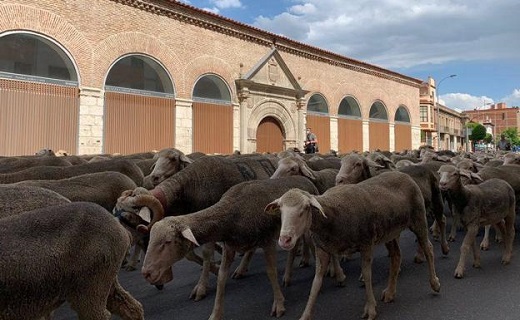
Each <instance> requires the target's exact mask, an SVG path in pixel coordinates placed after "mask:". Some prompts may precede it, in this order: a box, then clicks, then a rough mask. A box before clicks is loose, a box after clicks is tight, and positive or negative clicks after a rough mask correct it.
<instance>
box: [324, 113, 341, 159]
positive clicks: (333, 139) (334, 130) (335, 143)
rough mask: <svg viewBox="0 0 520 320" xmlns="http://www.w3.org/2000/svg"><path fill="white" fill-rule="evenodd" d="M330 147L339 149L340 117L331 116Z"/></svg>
mask: <svg viewBox="0 0 520 320" xmlns="http://www.w3.org/2000/svg"><path fill="white" fill-rule="evenodd" d="M330 148H331V149H332V150H336V151H338V148H339V138H338V117H337V116H330ZM320 151H321V152H329V150H320Z"/></svg>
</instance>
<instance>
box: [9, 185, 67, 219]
mask: <svg viewBox="0 0 520 320" xmlns="http://www.w3.org/2000/svg"><path fill="white" fill-rule="evenodd" d="M65 203H70V200H69V199H67V198H65V197H64V196H62V195H60V194H58V193H56V192H54V191H52V190H48V189H44V188H41V187H33V186H14V185H0V219H1V218H5V217H8V216H11V215H16V214H19V213H21V212H25V211H31V210H34V209H39V208H44V207H51V206H56V205H61V204H65Z"/></svg>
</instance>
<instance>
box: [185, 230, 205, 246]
mask: <svg viewBox="0 0 520 320" xmlns="http://www.w3.org/2000/svg"><path fill="white" fill-rule="evenodd" d="M181 234H182V236H183V237H184V238H186V239H188V240H190V241H191V242H193V243H194V244H196V245H197V246H200V244H199V243H198V242H197V239H195V236H194V235H193V232H191V229H190V228H186V229H184V230H182V232H181Z"/></svg>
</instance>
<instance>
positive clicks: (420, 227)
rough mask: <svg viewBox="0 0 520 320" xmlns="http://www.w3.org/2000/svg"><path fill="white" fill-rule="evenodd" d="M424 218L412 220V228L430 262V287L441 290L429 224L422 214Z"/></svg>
mask: <svg viewBox="0 0 520 320" xmlns="http://www.w3.org/2000/svg"><path fill="white" fill-rule="evenodd" d="M422 216H423V217H424V219H416V220H413V221H412V224H411V225H410V230H412V232H413V233H414V234H415V236H416V237H417V242H418V243H419V246H420V247H421V249H422V251H423V252H424V256H425V257H426V261H427V263H428V271H429V278H430V287H431V288H432V290H433V291H435V292H439V290H440V289H441V283H440V281H439V278H438V277H437V274H436V272H435V262H434V258H433V245H432V243H431V242H430V240H429V239H428V224H427V223H426V216H424V215H422Z"/></svg>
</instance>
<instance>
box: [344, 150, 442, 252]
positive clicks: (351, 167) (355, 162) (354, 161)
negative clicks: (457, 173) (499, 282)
mask: <svg viewBox="0 0 520 320" xmlns="http://www.w3.org/2000/svg"><path fill="white" fill-rule="evenodd" d="M372 167H377V168H380V167H382V166H381V165H379V164H377V163H376V162H375V161H371V160H370V159H367V158H365V157H363V156H361V155H358V154H351V155H348V156H345V157H343V158H342V159H341V169H340V170H339V172H338V174H337V176H336V184H355V183H359V182H361V181H364V180H367V179H370V178H372V177H373V174H372V171H371V170H370V169H371V168H372ZM399 172H402V173H405V174H407V175H409V176H410V177H411V178H412V179H413V181H414V183H416V184H417V185H418V186H419V189H420V191H421V194H422V196H423V198H424V204H425V208H426V212H427V213H428V214H429V215H431V216H432V217H433V218H434V220H435V222H436V223H437V225H438V226H439V229H440V232H439V233H440V242H441V250H442V253H443V254H445V255H447V254H448V253H449V250H450V249H449V245H448V241H447V240H446V221H445V218H444V215H443V200H442V195H441V191H440V190H439V186H438V179H437V177H436V175H435V174H434V173H433V172H432V171H431V170H430V169H428V168H426V167H424V166H422V165H411V166H404V167H401V168H400V169H399ZM415 261H416V262H422V261H423V259H422V254H421V252H418V255H417V256H416V257H415Z"/></svg>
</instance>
